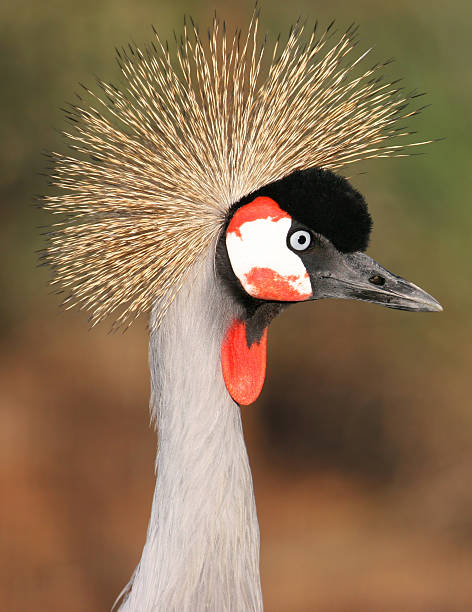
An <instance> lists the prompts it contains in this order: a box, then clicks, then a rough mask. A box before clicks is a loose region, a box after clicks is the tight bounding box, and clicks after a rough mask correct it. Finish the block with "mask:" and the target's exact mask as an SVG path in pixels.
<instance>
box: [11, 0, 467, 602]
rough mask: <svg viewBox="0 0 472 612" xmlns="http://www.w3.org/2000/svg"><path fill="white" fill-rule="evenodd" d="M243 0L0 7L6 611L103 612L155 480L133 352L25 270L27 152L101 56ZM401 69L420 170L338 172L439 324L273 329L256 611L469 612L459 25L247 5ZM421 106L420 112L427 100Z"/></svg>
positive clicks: (387, 12) (301, 309)
mask: <svg viewBox="0 0 472 612" xmlns="http://www.w3.org/2000/svg"><path fill="white" fill-rule="evenodd" d="M214 8H216V9H217V10H218V12H219V14H220V15H221V16H224V17H226V18H227V19H228V21H229V22H230V23H232V24H240V25H242V24H246V23H247V21H248V17H249V15H250V13H251V11H252V2H251V1H241V2H239V3H234V5H232V6H225V3H223V2H221V1H215V2H212V3H207V2H197V1H194V2H191V1H185V2H184V1H182V0H172V2H170V1H165V2H164V1H157V0H153V1H150V0H146V1H145V0H134V1H133V0H98V1H97V0H94V1H92V0H81V1H76V0H5V1H4V2H2V3H1V5H0V77H1V78H0V82H1V95H0V105H1V108H0V110H1V112H0V132H1V146H0V189H1V194H0V197H1V207H0V215H1V224H0V249H1V251H2V259H1V260H2V266H1V271H0V273H1V275H2V277H1V284H0V287H1V288H2V290H1V299H0V330H1V339H0V483H1V486H0V490H1V502H0V609H1V610H2V611H6V612H23V611H31V610H41V611H43V610H44V611H45V610H47V611H49V612H54V611H61V612H62V611H64V610H67V611H68V612H76V611H77V612H79V611H84V610H87V611H88V612H95V611H96V612H99V611H103V610H109V609H110V607H111V605H112V603H113V601H114V598H115V596H116V595H117V593H118V592H119V591H120V590H121V588H122V586H123V585H124V584H125V583H126V582H127V580H128V578H129V576H130V574H131V572H132V571H133V568H134V567H135V565H136V563H137V561H138V559H139V555H140V551H141V547H142V544H143V542H144V538H145V530H146V524H147V519H148V515H149V510H150V504H151V496H152V490H153V484H154V475H153V461H154V453H155V434H154V433H153V432H152V431H151V430H150V429H149V426H148V416H147V415H148V412H147V410H148V395H149V383H148V368H147V333H146V329H145V323H146V322H145V321H139V322H138V323H137V324H135V325H134V326H133V327H132V328H131V329H130V330H129V331H128V332H127V333H126V334H124V335H121V334H116V335H110V334H108V327H107V325H106V324H105V325H102V326H101V327H99V328H98V329H95V330H94V331H93V332H90V333H89V332H88V331H87V322H86V318H85V316H83V315H82V314H80V313H76V312H63V311H61V310H60V309H59V307H58V298H57V297H56V296H54V295H52V294H51V293H50V291H49V289H48V288H47V281H48V278H49V275H48V272H47V270H45V269H44V268H36V254H35V251H36V250H37V249H39V248H41V246H42V238H41V236H40V230H39V229H38V226H40V225H44V224H45V223H47V222H48V218H47V217H46V216H45V215H44V214H43V213H41V212H39V211H38V210H36V209H35V208H34V206H33V198H34V195H35V194H40V193H45V192H49V191H48V190H49V187H48V186H47V182H46V180H45V179H44V178H43V177H42V176H40V175H39V173H40V172H41V170H42V169H43V167H44V166H45V160H44V159H43V158H42V156H41V151H42V150H44V149H45V150H56V149H61V147H63V145H62V142H61V138H60V135H59V130H60V129H61V128H63V127H64V125H65V122H64V120H63V117H62V114H61V112H60V110H59V107H60V106H62V105H63V104H64V102H66V101H68V100H71V99H72V97H73V91H74V90H76V89H77V83H78V82H79V81H82V82H86V83H90V84H91V83H93V76H92V75H94V74H98V75H100V76H102V77H104V78H107V79H110V80H116V79H117V76H118V69H117V67H116V64H115V62H114V53H113V48H114V46H115V45H121V44H124V43H126V42H128V41H129V40H135V41H136V42H137V43H143V42H146V41H148V40H149V39H150V38H151V35H152V32H151V28H150V24H151V23H153V24H154V25H155V26H156V27H157V28H158V29H159V31H160V32H161V33H162V34H163V35H164V36H166V37H169V38H172V30H173V29H174V28H175V29H177V31H179V30H180V28H181V25H182V16H183V14H184V13H190V14H191V15H193V16H194V18H195V19H196V20H197V21H198V22H199V23H200V24H203V25H206V24H207V23H208V22H209V20H210V18H211V16H212V12H213V9H214ZM262 9H263V13H262V25H263V29H264V28H265V29H267V30H268V31H269V32H270V33H271V35H274V33H277V32H278V31H282V32H287V29H288V26H289V24H290V23H292V22H293V21H294V20H295V19H296V18H297V17H298V15H299V14H301V15H304V16H306V17H308V18H309V19H314V18H316V17H318V18H319V19H320V21H321V23H322V24H328V23H329V21H331V19H332V18H336V19H337V22H338V27H339V28H340V29H343V28H345V27H347V26H348V25H349V24H350V23H351V22H352V21H356V22H358V23H359V24H360V25H361V39H362V45H361V46H362V48H368V47H371V46H373V45H375V49H374V52H373V53H374V56H375V58H376V59H378V60H381V59H386V58H388V57H390V56H394V57H395V58H396V62H395V63H394V64H393V65H391V66H389V68H388V73H387V74H388V75H389V76H392V77H394V76H398V77H404V78H405V83H406V85H407V86H408V87H411V88H418V89H419V90H424V91H426V92H429V93H428V96H427V99H426V100H425V102H427V103H428V102H429V103H431V104H432V106H431V107H430V108H429V109H427V110H426V111H425V112H424V113H423V114H422V115H421V117H420V118H419V119H417V120H415V121H414V124H413V126H414V128H415V129H417V130H418V131H419V134H420V138H421V139H426V138H436V137H445V140H444V141H443V142H440V143H437V144H434V145H430V146H428V147H426V148H424V150H423V153H424V154H423V155H422V156H419V157H412V158H409V159H399V160H377V161H373V162H369V163H364V164H362V165H360V166H359V167H358V168H355V169H352V170H349V173H350V174H351V176H352V180H353V182H354V184H355V185H356V186H357V187H358V188H359V189H360V190H361V191H362V192H363V193H364V194H365V196H366V198H367V201H368V202H369V203H370V208H371V211H372V214H373V216H374V219H375V230H374V234H373V240H372V243H371V247H370V251H369V252H370V254H371V255H372V256H374V257H375V258H376V259H378V260H379V261H381V262H382V263H383V264H384V265H385V266H386V267H388V268H390V269H392V270H394V271H395V272H397V273H399V274H401V275H403V276H405V277H407V278H409V279H411V280H413V281H415V282H417V283H418V284H420V285H421V286H423V287H424V288H425V289H427V290H428V291H430V292H431V293H432V294H433V295H435V296H436V297H437V298H438V299H439V300H440V301H441V302H442V303H443V305H444V306H445V312H444V313H443V314H441V315H429V314H426V315H423V314H421V315H420V314H411V313H403V312H394V311H390V310H387V309H382V308H379V307H375V306H372V305H367V304H361V303H354V302H334V301H326V302H319V303H316V304H306V305H299V306H297V307H296V309H295V307H294V308H293V309H289V310H288V311H287V312H285V313H284V314H283V315H282V316H281V317H280V318H279V319H278V320H276V321H275V322H274V323H273V325H272V327H271V332H270V340H269V364H268V366H269V368H268V378H267V381H266V385H265V389H264V392H263V394H262V396H261V398H260V400H259V401H258V402H257V404H255V405H254V406H251V407H249V408H245V409H244V411H243V418H244V425H245V430H246V435H247V441H248V447H249V454H250V458H251V462H252V466H253V471H254V481H255V488H256V497H257V502H258V509H259V517H260V525H261V534H262V559H261V565H262V581H263V590H264V596H265V605H266V610H267V612H308V611H313V610H316V611H318V612H370V611H375V612H390V611H392V612H394V611H395V612H398V611H400V610H401V611H402V612H459V611H461V612H462V611H464V612H470V610H472V482H471V476H472V402H471V365H472V351H471V323H470V311H471V307H472V287H471V272H470V264H471V238H472V235H471V228H472V206H471V205H470V194H471V192H472V172H471V170H472V168H471V155H470V150H471V142H472V138H471V137H472V133H471V118H470V109H471V107H472V96H471V93H472V72H471V71H470V58H471V42H470V40H471V39H470V31H471V25H472V5H471V3H470V2H468V1H467V0H464V1H460V0H455V1H452V2H449V3H448V4H447V8H446V4H445V3H443V2H435V1H431V0H416V1H415V2H409V1H407V0H397V1H396V2H388V3H384V2H378V1H376V0H358V1H354V2H342V1H340V0H330V2H322V1H321V0H320V1H319V2H310V1H308V0H291V2H285V3H279V2H272V1H269V0H267V1H265V2H263V4H262ZM421 102H422V100H421Z"/></svg>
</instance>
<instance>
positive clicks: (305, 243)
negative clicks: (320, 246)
mask: <svg viewBox="0 0 472 612" xmlns="http://www.w3.org/2000/svg"><path fill="white" fill-rule="evenodd" d="M288 241H289V244H290V246H291V247H292V249H294V250H295V251H305V250H306V249H307V248H308V247H309V246H310V244H311V234H310V232H307V231H306V230H297V231H296V232H293V234H292V235H291V236H290V238H289V239H288Z"/></svg>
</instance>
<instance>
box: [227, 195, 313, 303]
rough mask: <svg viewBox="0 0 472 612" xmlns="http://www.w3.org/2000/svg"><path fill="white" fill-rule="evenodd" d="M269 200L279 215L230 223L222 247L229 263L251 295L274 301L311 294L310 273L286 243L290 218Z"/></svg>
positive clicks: (292, 299) (289, 299) (295, 298)
mask: <svg viewBox="0 0 472 612" xmlns="http://www.w3.org/2000/svg"><path fill="white" fill-rule="evenodd" d="M260 199H262V198H260ZM264 199H265V200H267V199H268V198H264ZM256 202H257V200H255V201H254V202H253V203H251V204H247V205H246V207H249V206H252V205H253V204H254V203H256ZM272 202H273V201H272ZM273 204H274V205H275V206H277V208H278V209H279V211H280V212H282V214H283V216H282V215H278V218H277V216H275V215H274V217H275V218H274V217H271V216H268V217H265V218H259V219H254V220H248V221H244V222H242V223H241V224H238V223H235V224H234V229H232V225H233V224H232V223H230V225H229V227H228V231H227V233H226V248H227V250H228V255H229V259H230V262H231V266H232V268H233V271H234V273H235V274H236V276H237V277H238V279H239V281H240V282H241V285H242V286H243V287H244V289H245V291H246V292H247V293H249V295H251V296H252V297H255V298H259V299H262V300H277V301H301V300H306V299H308V298H309V297H311V295H312V289H311V283H310V277H309V276H308V273H307V271H306V269H305V266H304V265H303V262H302V260H301V259H300V257H298V255H295V253H293V252H292V251H291V250H290V249H289V248H288V247H287V234H288V232H289V230H290V226H291V224H292V221H291V218H290V217H289V216H288V215H287V214H286V213H283V211H281V209H280V208H279V207H278V205H277V204H276V202H273ZM246 207H243V208H246ZM238 212H239V211H237V212H236V215H237V214H238ZM236 215H235V216H236ZM245 216H246V215H245Z"/></svg>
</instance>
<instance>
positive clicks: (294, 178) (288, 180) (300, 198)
mask: <svg viewBox="0 0 472 612" xmlns="http://www.w3.org/2000/svg"><path fill="white" fill-rule="evenodd" d="M259 196H266V197H269V198H272V199H273V200H275V201H276V202H277V204H278V205H279V206H280V207H281V208H282V209H283V210H285V211H286V212H287V213H288V214H289V215H290V216H291V217H292V219H294V220H296V221H298V222H299V223H302V224H303V225H305V226H306V227H308V228H309V229H311V230H313V231H314V232H316V233H318V234H322V235H323V236H325V238H328V240H330V241H331V242H332V244H333V245H334V246H335V247H336V248H337V249H338V251H341V252H342V253H352V252H354V251H365V249H366V248H367V245H368V243H369V236H370V232H371V229H372V218H371V216H370V214H369V211H368V209H367V204H366V202H365V200H364V198H363V196H362V195H361V194H360V193H359V192H358V191H357V190H356V189H354V188H353V187H352V185H351V184H350V183H349V181H348V180H347V179H345V178H344V177H342V176H339V175H338V174H335V173H334V172H332V171H331V170H324V169H322V168H309V169H307V170H301V171H296V172H293V173H292V174H290V175H289V176H286V177H285V178H283V179H280V180H279V181H275V182H273V183H269V184H268V185H265V186H264V187H261V189H258V190H257V191H255V192H253V193H251V194H249V195H247V196H245V197H244V198H243V199H242V200H240V201H239V202H237V204H235V205H233V206H232V207H231V210H230V211H229V212H228V219H231V217H232V216H233V214H234V212H235V210H236V209H237V208H239V207H240V206H243V205H244V204H249V202H252V201H253V200H254V199H255V198H257V197H259Z"/></svg>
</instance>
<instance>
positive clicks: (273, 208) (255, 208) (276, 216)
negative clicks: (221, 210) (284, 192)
mask: <svg viewBox="0 0 472 612" xmlns="http://www.w3.org/2000/svg"><path fill="white" fill-rule="evenodd" d="M257 219H270V220H271V221H279V220H280V219H290V215H288V214H287V213H286V212H285V211H283V210H282V209H281V208H280V206H279V205H278V204H277V202H276V201H275V200H272V198H266V197H265V196H260V197H258V198H256V199H255V200H253V201H252V202H250V203H249V204H245V205H244V206H241V208H238V210H237V211H236V212H235V213H234V215H233V218H232V219H231V222H230V224H229V225H228V229H227V232H232V233H233V234H235V235H236V236H237V237H238V238H241V231H240V228H241V225H243V224H244V223H249V222H250V221H256V220H257Z"/></svg>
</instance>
